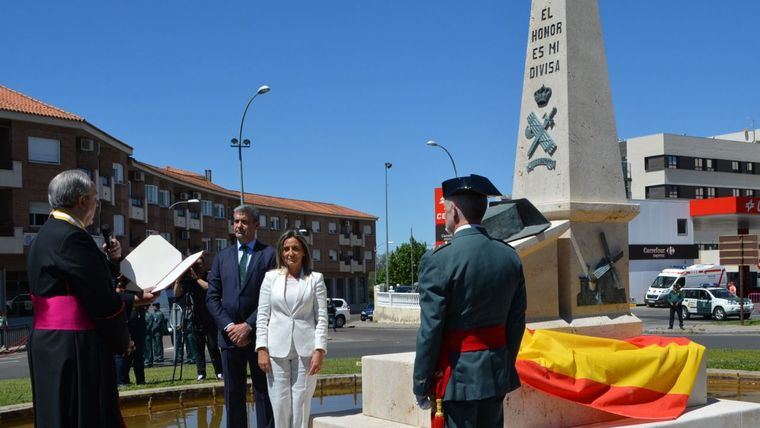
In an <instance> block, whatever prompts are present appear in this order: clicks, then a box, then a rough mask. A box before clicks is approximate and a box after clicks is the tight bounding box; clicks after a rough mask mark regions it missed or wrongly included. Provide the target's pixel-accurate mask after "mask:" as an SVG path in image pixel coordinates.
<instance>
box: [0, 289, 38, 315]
mask: <svg viewBox="0 0 760 428" xmlns="http://www.w3.org/2000/svg"><path fill="white" fill-rule="evenodd" d="M5 306H6V307H7V308H8V314H15V315H27V314H31V313H32V296H31V295H30V294H19V295H17V296H15V297H14V298H12V299H10V300H8V301H7V302H5Z"/></svg>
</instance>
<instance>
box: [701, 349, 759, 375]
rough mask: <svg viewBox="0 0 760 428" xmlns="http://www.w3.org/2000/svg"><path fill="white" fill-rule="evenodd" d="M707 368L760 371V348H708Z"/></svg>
mask: <svg viewBox="0 0 760 428" xmlns="http://www.w3.org/2000/svg"><path fill="white" fill-rule="evenodd" d="M707 368H709V369H727V370H751V371H760V350H756V349H744V350H742V349H708V350H707Z"/></svg>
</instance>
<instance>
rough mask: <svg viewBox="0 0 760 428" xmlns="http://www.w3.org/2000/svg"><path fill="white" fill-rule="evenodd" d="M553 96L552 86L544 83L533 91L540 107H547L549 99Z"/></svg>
mask: <svg viewBox="0 0 760 428" xmlns="http://www.w3.org/2000/svg"><path fill="white" fill-rule="evenodd" d="M551 97H552V88H547V87H546V86H544V85H541V87H540V88H539V89H538V90H537V91H536V92H534V93H533V98H534V99H535V100H536V104H538V106H539V107H546V105H547V104H549V99H550V98H551Z"/></svg>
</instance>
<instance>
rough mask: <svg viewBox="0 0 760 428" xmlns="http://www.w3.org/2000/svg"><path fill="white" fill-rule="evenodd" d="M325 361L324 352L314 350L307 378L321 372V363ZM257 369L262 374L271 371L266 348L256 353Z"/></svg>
mask: <svg viewBox="0 0 760 428" xmlns="http://www.w3.org/2000/svg"><path fill="white" fill-rule="evenodd" d="M324 360H325V351H324V350H323V349H315V350H314V352H313V353H312V354H311V364H310V365H309V373H308V374H309V376H313V375H315V374H317V373H319V371H320V370H322V362H324ZM258 361H259V368H260V369H261V370H262V371H263V372H264V373H269V372H271V371H272V363H271V360H270V359H269V350H267V348H261V349H259V352H258Z"/></svg>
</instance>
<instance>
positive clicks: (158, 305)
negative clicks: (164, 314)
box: [153, 302, 161, 308]
mask: <svg viewBox="0 0 760 428" xmlns="http://www.w3.org/2000/svg"><path fill="white" fill-rule="evenodd" d="M153 306H155V307H157V308H160V307H161V304H160V303H158V302H156V303H154V304H153Z"/></svg>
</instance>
